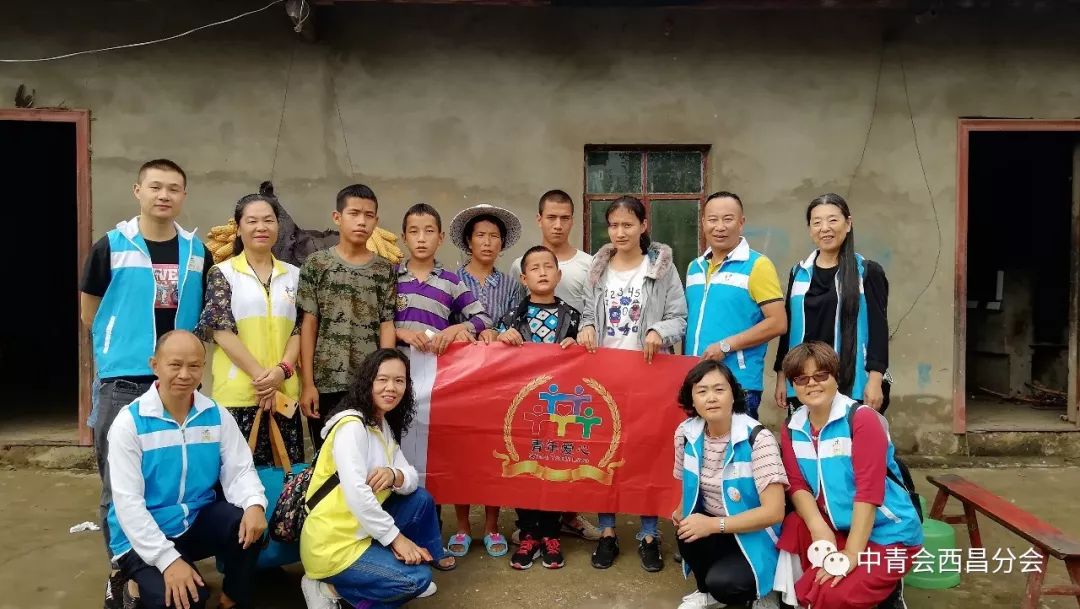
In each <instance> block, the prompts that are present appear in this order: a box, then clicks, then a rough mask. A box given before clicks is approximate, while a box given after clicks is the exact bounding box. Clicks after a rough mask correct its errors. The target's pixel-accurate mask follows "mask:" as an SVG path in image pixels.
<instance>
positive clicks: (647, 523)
mask: <svg viewBox="0 0 1080 609" xmlns="http://www.w3.org/2000/svg"><path fill="white" fill-rule="evenodd" d="M659 520H660V519H659V518H657V517H656V516H641V530H640V531H638V534H637V535H635V536H634V539H637V540H638V541H641V540H642V539H645V538H646V537H652V538H654V539H655V538H657V537H660V532H659V531H658V530H657V529H656V525H657V523H658V522H659ZM599 521H600V528H601V529H614V528H615V514H599Z"/></svg>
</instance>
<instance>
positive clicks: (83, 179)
mask: <svg viewBox="0 0 1080 609" xmlns="http://www.w3.org/2000/svg"><path fill="white" fill-rule="evenodd" d="M0 120H5V121H27V122H51V123H73V124H74V125H75V171H76V178H75V204H76V229H75V231H76V233H77V241H78V244H77V250H78V258H77V259H76V260H72V261H71V264H75V265H77V266H78V270H77V272H76V277H78V276H79V275H81V274H82V267H83V261H85V260H86V256H87V255H88V254H89V253H90V247H91V245H92V241H91V239H92V238H93V220H92V219H93V215H92V213H91V210H92V208H93V206H92V203H91V192H90V111H89V110H52V109H44V108H42V109H38V108H15V109H5V110H0ZM71 292H72V297H73V298H75V299H76V303H78V299H79V289H78V285H74V286H72V291H71ZM75 311H76V317H79V314H78V311H79V305H78V304H76V306H75ZM78 328H79V337H78V340H79V413H78V416H79V421H78V436H77V438H78V443H79V445H80V446H91V445H92V444H93V442H94V436H93V433H92V432H91V430H90V428H89V427H87V425H86V419H87V417H89V416H90V405H91V395H90V385H91V383H92V380H93V345H92V344H91V343H90V329H89V328H86V327H84V326H83V324H82V321H81V318H80V320H79V321H78Z"/></svg>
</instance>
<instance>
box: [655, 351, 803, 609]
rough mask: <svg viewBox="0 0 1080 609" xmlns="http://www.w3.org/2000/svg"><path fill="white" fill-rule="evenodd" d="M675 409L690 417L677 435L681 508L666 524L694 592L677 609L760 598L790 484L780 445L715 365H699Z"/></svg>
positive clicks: (770, 574)
mask: <svg viewBox="0 0 1080 609" xmlns="http://www.w3.org/2000/svg"><path fill="white" fill-rule="evenodd" d="M679 407H680V408H682V410H683V412H685V413H686V416H687V419H686V421H684V422H683V423H682V424H681V425H679V428H678V429H677V430H676V431H675V470H674V474H675V478H676V479H678V480H681V481H682V501H681V502H680V503H679V507H678V508H676V509H675V512H674V513H673V514H672V515H671V519H672V522H673V523H674V524H675V530H676V532H677V533H678V544H679V553H680V554H682V557H683V574H684V575H689V574H690V573H693V574H694V580H695V583H696V584H697V588H696V590H695V591H694V592H691V593H690V594H687V595H686V596H684V597H683V602H682V604H681V605H679V609H706V608H707V607H712V606H714V605H716V604H717V603H724V604H726V605H734V604H743V603H752V602H755V601H757V600H758V599H762V598H765V597H766V596H767V595H769V594H770V593H771V592H772V589H773V578H774V576H775V573H776V560H777V555H778V553H779V551H778V550H777V549H776V540H777V539H778V536H779V534H780V527H779V524H780V523H781V522H782V521H783V520H784V490H785V488H786V487H787V484H788V479H787V474H786V473H785V472H784V463H783V461H781V459H780V445H779V443H778V442H777V441H776V437H775V436H773V434H772V433H771V432H770V431H768V430H767V429H765V428H764V426H762V425H761V423H759V422H758V421H757V420H756V419H754V418H753V417H751V416H750V415H749V414H747V410H748V408H747V403H746V394H745V392H744V391H743V389H742V387H740V386H739V382H738V381H737V380H735V375H734V374H733V373H732V372H731V370H730V369H729V368H728V367H727V366H726V365H724V364H723V363H721V362H719V361H716V360H703V361H701V362H700V363H698V365H696V366H694V367H693V368H692V369H691V370H690V372H689V373H687V375H686V379H685V380H684V381H683V384H682V387H681V388H680V389H679ZM772 599H773V600H775V597H772ZM773 605H774V606H775V603H773ZM755 606H765V603H762V604H761V605H755Z"/></svg>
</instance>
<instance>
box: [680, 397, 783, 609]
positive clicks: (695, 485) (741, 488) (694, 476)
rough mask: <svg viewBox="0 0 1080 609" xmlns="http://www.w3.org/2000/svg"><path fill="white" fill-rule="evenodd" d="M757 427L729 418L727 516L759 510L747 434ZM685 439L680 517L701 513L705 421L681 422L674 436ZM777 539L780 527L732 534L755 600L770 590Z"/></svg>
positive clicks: (743, 416) (685, 573) (687, 570)
mask: <svg viewBox="0 0 1080 609" xmlns="http://www.w3.org/2000/svg"><path fill="white" fill-rule="evenodd" d="M758 425H760V423H758V422H757V420H755V419H754V418H753V417H751V416H750V415H746V414H735V415H733V416H732V418H731V442H730V443H729V444H728V448H727V452H726V453H725V454H724V469H723V476H724V497H723V500H724V509H726V510H727V514H728V516H737V515H738V514H741V513H743V512H746V511H749V510H752V509H755V508H758V507H761V497H759V496H758V491H757V485H756V484H755V483H754V464H753V447H752V446H751V445H750V434H751V432H752V431H753V429H754V428H755V427H757V426H758ZM680 435H681V436H682V437H683V438H685V450H684V453H683V475H682V506H683V517H684V518H685V517H687V516H689V515H690V514H693V513H695V512H700V511H701V506H702V502H703V501H702V498H701V481H700V478H699V473H700V472H701V463H702V459H703V457H704V454H705V420H704V419H702V418H701V417H693V418H691V419H687V420H686V421H683V423H682V424H681V425H679V428H678V429H677V430H676V431H675V436H676V437H679V436H680ZM779 539H780V525H774V526H771V527H766V528H764V529H762V530H760V531H752V532H748V533H735V540H736V541H737V542H738V544H739V549H740V550H742V553H743V556H744V557H745V558H746V561H747V562H748V563H749V564H750V568H751V569H752V570H753V572H754V580H755V582H756V583H757V592H758V598H761V597H763V596H765V595H766V594H768V593H769V592H770V591H772V589H773V577H774V576H775V574H776V562H777V558H778V556H779V554H780V551H779V550H778V549H777V548H776V542H777V540H779ZM689 573H690V565H688V564H687V563H686V561H683V576H684V577H685V576H688V575H689Z"/></svg>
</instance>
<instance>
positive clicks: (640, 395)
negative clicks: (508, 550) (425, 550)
mask: <svg viewBox="0 0 1080 609" xmlns="http://www.w3.org/2000/svg"><path fill="white" fill-rule="evenodd" d="M696 361H697V360H696V359H695V358H690V357H683V356H674V355H658V356H656V357H655V358H654V359H653V362H652V363H651V364H647V363H645V361H644V358H643V356H642V354H641V353H640V352H636V351H619V350H612V349H600V350H599V351H598V352H597V353H587V352H586V351H585V350H584V349H583V348H581V347H571V348H569V349H566V350H563V349H561V348H560V347H558V346H556V345H525V346H521V347H509V346H506V345H502V344H493V345H481V344H477V345H455V346H453V347H451V348H450V350H449V351H447V353H445V354H444V355H442V356H440V357H439V358H438V359H437V360H436V370H435V379H434V385H433V387H432V391H431V403H430V427H429V432H428V438H427V482H426V486H427V488H428V490H429V491H431V493H432V494H433V495H434V496H435V498H436V500H437V501H438V502H439V503H442V504H452V503H453V504H457V503H471V504H483V505H500V506H505V507H521V508H533V509H544V510H552V511H581V512H617V513H624V514H641V515H665V516H666V515H668V514H670V513H671V510H672V509H674V508H675V506H676V505H677V504H678V501H679V485H678V482H677V481H676V480H674V479H673V478H672V476H671V473H672V460H673V458H674V448H673V444H674V442H673V437H674V432H675V428H676V427H677V426H678V425H679V423H680V422H682V421H683V420H685V419H686V416H685V414H684V413H683V412H682V410H680V409H679V407H678V405H677V402H676V397H677V394H678V390H679V386H680V384H681V383H682V380H683V378H684V377H685V375H686V373H687V371H688V370H689V369H690V368H691V367H693V365H694V364H695V362H696Z"/></svg>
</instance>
